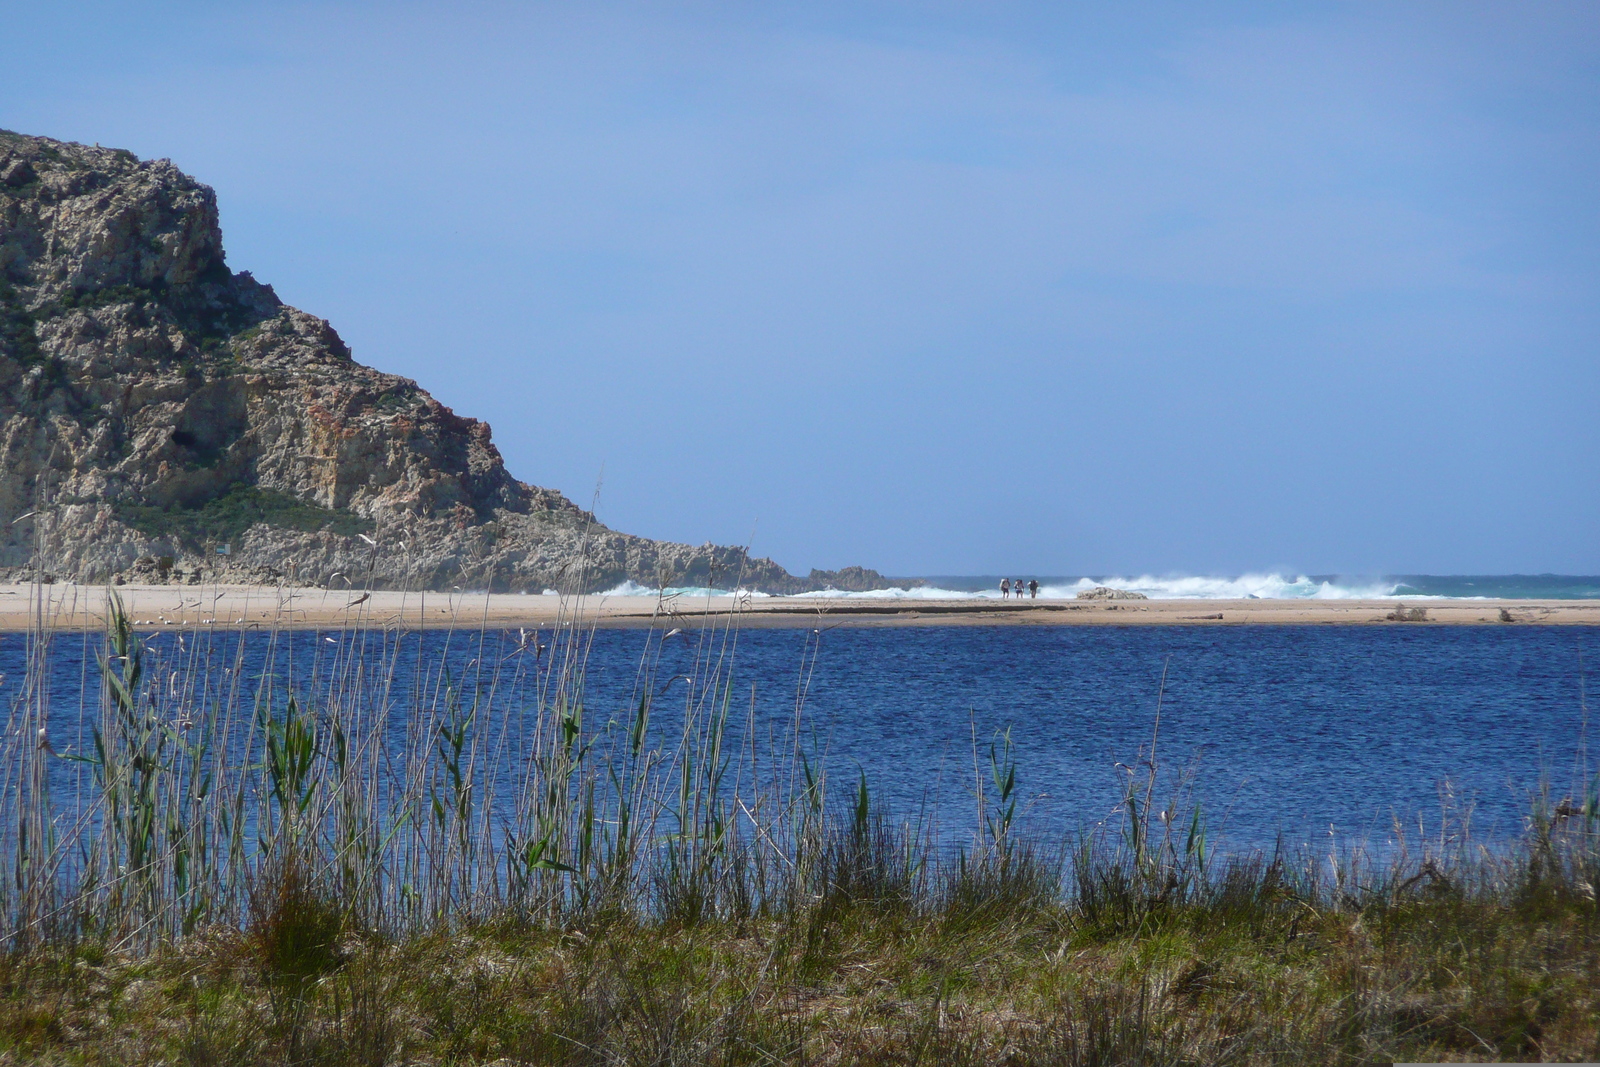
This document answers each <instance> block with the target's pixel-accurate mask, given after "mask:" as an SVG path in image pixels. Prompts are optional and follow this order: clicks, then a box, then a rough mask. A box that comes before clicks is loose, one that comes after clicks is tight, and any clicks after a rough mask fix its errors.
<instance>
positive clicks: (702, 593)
mask: <svg viewBox="0 0 1600 1067" xmlns="http://www.w3.org/2000/svg"><path fill="white" fill-rule="evenodd" d="M658 593H659V594H660V595H662V596H668V597H674V596H675V597H690V598H694V597H707V596H737V597H768V596H771V595H772V594H771V593H762V592H759V591H758V590H755V589H712V588H711V587H709V586H704V585H697V586H668V587H667V588H665V589H657V588H652V587H651V586H647V585H640V584H639V583H638V582H636V581H633V580H632V579H627V580H625V581H623V582H622V583H621V584H619V585H616V586H613V587H612V588H610V589H607V590H606V591H605V592H603V593H596V594H594V595H595V596H655V595H657V594H658Z"/></svg>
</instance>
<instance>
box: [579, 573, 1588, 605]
mask: <svg viewBox="0 0 1600 1067" xmlns="http://www.w3.org/2000/svg"><path fill="white" fill-rule="evenodd" d="M1002 578H1009V579H1010V580H1012V581H1016V580H1017V579H1018V578H1021V579H1022V580H1023V581H1024V582H1027V581H1028V580H1030V579H1031V580H1035V581H1037V582H1038V583H1039V587H1040V588H1039V596H1040V597H1042V598H1045V599H1052V600H1060V599H1067V600H1070V599H1072V598H1073V597H1076V596H1077V595H1078V594H1079V593H1081V592H1083V591H1084V590H1087V589H1093V588H1094V587H1095V586H1097V585H1105V586H1110V587H1111V588H1113V589H1126V590H1129V591H1131V592H1136V593H1143V594H1144V595H1145V596H1148V597H1150V598H1151V599H1152V600H1246V599H1249V598H1251V597H1259V598H1262V599H1267V600H1352V599H1356V600H1370V599H1389V598H1392V597H1401V598H1411V597H1434V598H1449V599H1493V600H1500V599H1503V600H1594V599H1600V576H1587V575H1565V574H1457V575H1438V574H1400V575H1388V576H1383V577H1377V578H1360V577H1345V576H1340V575H1331V574H1311V575H1307V574H1296V575H1293V576H1291V575H1287V574H1279V573H1276V572H1263V573H1259V574H1242V575H1234V576H1224V577H1217V576H1204V575H1162V576H1155V575H1149V574H1145V575H1137V576H1135V575H1115V574H1111V575H1100V576H1098V577H1095V576H1081V575H1080V576H1061V575H1043V576H1041V575H1037V574H1026V573H1019V574H1009V575H999V574H987V575H982V574H980V575H930V576H926V577H899V578H890V579H888V581H889V582H890V583H891V585H890V587H889V588H885V589H874V590H870V591H866V592H841V591H839V590H834V589H829V590H823V591H820V592H815V593H803V594H800V595H801V596H805V597H841V598H846V599H856V598H868V599H870V598H877V597H908V598H912V599H924V600H952V599H960V598H967V597H974V596H976V597H993V598H998V597H999V596H1000V580H1001V579H1002ZM607 592H608V594H609V595H613V596H622V595H633V596H640V595H653V594H654V593H655V592H656V590H654V589H649V588H646V587H645V586H641V585H639V584H637V583H635V582H624V583H622V584H621V585H619V586H617V587H616V588H615V589H611V590H608V591H607ZM667 592H668V593H678V594H682V595H691V596H696V595H697V596H706V595H716V594H721V595H726V594H728V593H730V592H732V591H731V590H726V589H705V588H694V589H689V588H682V589H677V588H674V589H669V590H667ZM739 592H741V593H742V594H743V595H747V596H754V597H764V596H766V594H764V593H747V592H745V591H743V590H740V591H739Z"/></svg>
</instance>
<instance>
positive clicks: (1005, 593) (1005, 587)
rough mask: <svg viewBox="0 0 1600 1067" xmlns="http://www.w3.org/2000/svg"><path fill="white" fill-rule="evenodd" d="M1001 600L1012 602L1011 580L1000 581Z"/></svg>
mask: <svg viewBox="0 0 1600 1067" xmlns="http://www.w3.org/2000/svg"><path fill="white" fill-rule="evenodd" d="M1000 599H1001V600H1010V599H1011V579H1010V578H1002V579H1000Z"/></svg>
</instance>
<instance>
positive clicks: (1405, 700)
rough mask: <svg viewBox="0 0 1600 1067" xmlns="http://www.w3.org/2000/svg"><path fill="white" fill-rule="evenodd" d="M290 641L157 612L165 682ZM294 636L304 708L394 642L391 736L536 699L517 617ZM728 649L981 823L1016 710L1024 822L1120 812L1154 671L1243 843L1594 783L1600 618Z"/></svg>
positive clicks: (87, 664)
mask: <svg viewBox="0 0 1600 1067" xmlns="http://www.w3.org/2000/svg"><path fill="white" fill-rule="evenodd" d="M545 639H546V640H548V639H549V631H546V632H545ZM271 640H272V639H271V638H269V637H268V636H267V635H262V634H244V635H241V634H238V633H227V632H217V633H215V634H211V635H205V634H198V635H197V634H188V635H185V637H184V641H185V644H184V646H183V648H182V649H181V650H180V648H179V645H178V642H179V635H177V634H175V633H170V632H168V633H161V634H158V635H156V636H154V637H152V638H150V639H149V646H150V649H151V656H152V658H151V660H150V662H151V664H152V671H153V674H152V677H154V678H156V679H157V682H158V684H163V685H167V684H171V685H173V686H177V685H179V684H185V685H187V684H190V682H189V681H179V680H170V679H169V681H166V682H163V681H160V679H161V678H162V677H164V676H163V675H162V674H161V670H163V669H164V668H162V667H161V664H163V663H168V664H174V665H176V664H179V663H180V662H181V663H187V664H189V666H188V667H187V668H185V669H186V670H188V671H189V672H190V674H200V673H204V674H206V675H207V676H209V677H211V678H213V680H215V679H216V678H220V677H221V673H220V672H221V669H222V667H223V666H225V665H230V664H233V663H234V662H236V658H235V657H239V659H238V660H237V662H241V663H242V664H243V668H244V669H243V671H242V673H243V674H245V675H246V676H248V677H251V678H253V677H254V676H255V675H256V674H259V673H260V671H261V670H262V669H263V665H264V664H265V663H266V662H267V651H268V649H269V647H271V645H270V642H271ZM275 640H276V641H277V645H276V651H275V652H274V654H273V659H272V664H273V666H272V671H273V673H274V674H275V676H276V677H277V678H278V680H279V685H278V690H279V691H280V692H283V691H287V690H289V689H293V690H295V691H297V692H299V693H301V695H302V697H303V698H305V699H306V700H307V703H308V704H309V705H310V706H316V702H317V700H318V699H320V698H319V696H318V693H319V690H320V689H321V688H325V687H326V685H327V684H328V682H327V681H326V679H327V678H329V677H333V676H334V675H335V674H337V673H338V672H335V671H333V670H331V669H330V668H331V667H332V666H333V665H335V662H336V660H338V659H339V658H341V657H342V659H343V662H344V663H345V664H346V666H347V667H348V665H349V664H350V663H351V662H358V663H359V662H365V661H370V662H367V663H366V666H367V668H368V670H369V672H371V674H372V677H376V676H377V675H378V674H381V672H382V670H383V669H384V663H385V662H386V657H388V655H389V653H390V652H393V650H394V649H395V647H396V645H395V642H398V643H399V644H398V648H399V653H398V656H397V657H396V658H395V659H394V660H393V664H394V666H395V676H396V678H397V679H398V683H397V685H396V686H395V688H394V690H393V692H392V694H391V695H390V697H389V698H388V699H387V701H386V702H385V701H380V703H384V704H385V714H388V715H390V716H392V717H393V721H391V723H390V727H389V728H390V731H391V732H392V733H393V734H395V736H396V737H399V736H402V735H403V734H404V732H405V730H406V728H407V725H408V724H407V723H406V722H405V721H404V720H405V717H406V715H407V714H408V712H407V711H406V708H408V707H410V706H413V704H412V702H411V700H410V696H409V695H408V694H409V690H408V689H407V686H408V685H414V684H415V679H417V678H418V677H424V676H425V677H430V678H432V679H433V680H434V682H435V683H437V682H438V681H439V680H440V679H441V678H445V677H448V678H449V679H450V681H451V683H452V684H454V685H455V686H457V687H458V689H459V690H461V691H462V692H463V693H464V696H465V699H466V700H467V701H468V702H470V701H471V700H472V699H473V697H474V696H475V695H476V696H477V697H478V698H480V699H481V700H482V701H483V702H484V704H485V712H484V717H483V719H482V720H481V721H482V722H484V723H488V724H493V723H495V722H496V721H497V720H498V719H501V718H503V717H505V716H514V715H519V714H525V713H526V694H525V693H523V694H518V693H517V692H516V691H515V687H513V686H510V685H507V684H505V680H504V677H502V678H501V679H500V680H499V681H498V682H496V680H495V672H496V671H497V670H498V671H500V672H502V675H503V674H504V672H505V671H506V670H509V669H510V666H514V665H515V664H516V663H517V662H518V659H517V656H518V653H517V652H516V648H517V646H518V642H519V635H518V634H517V633H516V632H515V631H511V632H499V631H491V632H489V633H487V634H479V633H477V632H473V633H471V634H465V633H463V632H460V631H457V632H455V633H450V632H448V631H427V632H422V633H410V634H404V635H396V634H390V635H387V636H383V635H378V634H367V635H365V636H362V635H358V634H352V633H347V632H338V631H329V632H326V633H321V632H311V631H301V632H289V633H282V634H279V635H277V636H276V638H275ZM647 640H649V641H656V642H659V641H660V635H659V634H656V635H655V636H654V637H651V636H650V635H647V634H646V633H644V632H641V631H638V630H599V631H597V632H595V633H594V634H593V638H592V641H593V644H592V647H591V648H590V650H589V655H588V664H587V671H586V692H585V705H586V728H588V729H590V730H597V729H603V728H604V726H605V724H606V723H607V721H609V720H615V721H617V722H619V723H620V722H626V721H628V720H629V718H630V714H631V711H630V708H631V706H632V702H633V701H634V699H635V693H636V691H637V690H636V685H637V679H638V677H639V664H640V662H641V656H642V655H644V654H645V653H646V647H647V646H646V642H647ZM699 640H700V638H698V637H697V635H696V634H695V633H694V632H692V631H691V632H686V633H685V634H682V635H679V636H678V637H675V638H672V639H670V640H667V641H666V642H664V644H663V645H662V646H661V649H660V660H659V663H658V668H657V673H656V678H657V686H658V688H659V689H661V690H663V696H662V697H661V699H660V701H659V702H658V705H657V712H656V716H655V719H654V728H655V729H656V730H657V731H659V732H660V734H661V736H663V737H666V736H670V735H671V732H672V731H673V730H674V729H675V724H674V718H673V716H674V708H677V709H678V712H677V713H678V714H681V709H682V707H683V701H682V699H681V697H682V695H683V693H684V692H685V691H686V688H687V684H688V683H686V682H684V681H682V680H681V678H682V677H683V676H692V675H695V674H696V673H697V672H698V671H701V670H702V669H703V659H701V660H697V657H703V656H704V654H705V653H706V651H707V649H706V646H704V645H697V644H696V642H697V641H699ZM241 641H243V642H244V647H243V650H242V653H241V649H240V647H239V642H241ZM195 642H201V643H203V644H202V647H199V648H198V649H197V647H196V646H195V644H194V643H195ZM385 642H387V648H386V647H385ZM99 647H101V639H100V638H98V637H92V636H91V637H88V638H85V637H83V636H81V635H71V634H63V635H57V636H56V637H55V638H53V640H52V643H51V645H50V650H49V663H50V688H49V694H50V696H49V699H50V702H51V703H50V707H51V713H50V726H49V732H50V735H51V739H52V741H53V743H54V744H55V745H56V747H57V748H58V749H61V750H73V749H75V748H76V750H78V751H82V750H83V748H84V746H85V745H86V743H87V735H88V727H87V723H88V720H89V719H90V718H91V717H92V716H93V714H94V711H93V709H94V707H95V702H96V700H97V685H98V682H97V678H98V667H97V666H96V664H95V659H94V652H95V650H96V649H98V648H99ZM24 653H25V648H24V641H23V639H22V638H21V637H17V636H7V637H5V638H4V639H0V673H3V674H4V675H5V677H6V679H8V680H7V681H5V682H3V683H0V686H3V688H0V693H3V694H4V695H6V696H15V695H16V692H17V687H18V680H19V679H21V678H22V677H23V674H24V671H25V662H24V659H25V657H24ZM731 654H732V657H733V658H732V663H733V668H732V679H733V689H734V692H735V693H736V694H737V699H736V700H735V702H734V705H735V708H736V712H735V714H734V716H733V719H734V724H733V725H734V728H735V730H736V731H742V730H744V729H746V728H747V726H748V724H749V723H750V722H752V721H753V723H754V725H755V728H756V731H757V735H758V736H760V737H764V738H765V737H774V736H781V735H782V734H783V733H784V731H786V730H787V729H788V727H789V726H790V724H791V723H792V722H793V721H794V718H795V707H796V701H797V696H800V697H802V698H803V705H804V711H803V721H804V736H805V740H806V743H807V744H808V745H809V746H810V748H811V750H812V751H813V752H814V753H815V754H817V755H818V756H820V757H822V758H823V759H825V761H826V765H827V767H828V768H829V770H830V773H831V775H832V777H833V780H834V781H836V782H839V781H843V782H845V783H846V788H853V786H854V783H855V781H856V779H857V777H858V774H859V773H860V772H865V774H866V776H867V778H868V780H869V781H870V782H871V783H872V787H873V789H874V790H875V792H876V794H877V796H878V797H879V798H880V799H882V800H884V801H886V802H887V803H888V804H889V805H890V806H891V808H894V809H896V810H899V811H901V812H904V813H915V812H916V811H919V810H935V809H936V810H937V811H938V812H939V813H940V815H941V819H942V821H943V822H945V823H946V824H947V826H946V829H947V830H948V829H949V825H950V824H954V825H955V826H957V827H960V826H966V825H969V824H970V822H971V812H972V795H973V775H974V770H973V756H974V740H975V739H976V741H977V743H978V745H979V746H980V747H981V748H982V749H983V751H984V752H985V753H986V752H987V747H988V744H989V742H990V741H991V739H993V738H994V737H995V736H996V735H997V733H999V732H1001V731H1005V730H1009V731H1010V737H1011V740H1012V743H1013V745H1014V751H1015V756H1016V759H1017V763H1018V766H1019V773H1020V785H1021V791H1022V793H1023V795H1024V796H1025V798H1026V819H1027V821H1028V823H1029V824H1030V825H1032V826H1033V827H1034V828H1035V829H1037V830H1039V831H1041V832H1045V833H1057V832H1059V833H1071V832H1073V831H1075V830H1078V829H1080V828H1083V827H1085V826H1089V825H1092V824H1094V823H1096V822H1098V821H1100V820H1102V819H1104V818H1106V817H1108V816H1109V815H1110V814H1111V811H1112V809H1113V807H1114V806H1115V805H1116V803H1117V801H1118V799H1119V796H1120V789H1121V783H1122V781H1123V775H1124V773H1125V772H1124V771H1122V770H1119V769H1118V767H1117V764H1118V763H1119V762H1120V763H1124V764H1132V763H1135V762H1136V760H1137V757H1138V755H1139V753H1140V750H1141V746H1148V744H1149V742H1150V740H1151V737H1152V733H1153V730H1154V727H1155V717H1156V708H1157V696H1158V692H1160V693H1161V724H1160V734H1159V747H1158V750H1157V755H1158V759H1159V762H1160V765H1161V767H1162V769H1163V772H1164V773H1171V772H1176V771H1178V770H1180V769H1185V768H1187V769H1188V770H1189V771H1190V772H1192V774H1193V777H1194V782H1195V787H1196V789H1197V794H1198V797H1199V799H1200V800H1201V801H1202V803H1203V805H1204V809H1205V811H1206V812H1207V815H1208V819H1209V822H1210V824H1211V829H1212V833H1213V836H1216V835H1217V834H1218V833H1219V832H1220V834H1221V837H1222V839H1223V840H1224V841H1225V842H1227V843H1230V844H1232V845H1233V846H1235V847H1250V846H1256V845H1270V844H1271V843H1272V842H1273V841H1274V840H1275V839H1277V838H1278V837H1279V835H1280V834H1281V835H1283V836H1284V837H1285V838H1286V839H1288V840H1289V841H1290V842H1292V843H1295V844H1299V843H1302V842H1304V843H1315V844H1319V845H1320V844H1325V843H1326V842H1327V841H1328V834H1329V832H1330V828H1331V829H1332V831H1333V832H1334V833H1335V834H1336V835H1337V836H1338V838H1339V839H1340V840H1342V841H1346V842H1350V841H1356V840H1368V841H1371V842H1372V843H1374V844H1381V843H1382V842H1383V841H1384V840H1385V839H1386V838H1387V837H1388V835H1389V833H1390V830H1391V827H1392V824H1393V820H1394V819H1395V818H1396V817H1399V818H1401V819H1402V820H1403V821H1404V822H1405V823H1406V824H1407V825H1408V826H1410V827H1412V828H1415V827H1416V826H1417V822H1418V819H1419V818H1420V819H1421V820H1423V823H1424V825H1425V826H1426V827H1427V828H1428V830H1429V832H1432V830H1433V829H1434V828H1435V827H1436V825H1437V822H1438V819H1439V811H1440V796H1441V790H1442V789H1445V788H1448V789H1449V791H1450V793H1451V795H1452V796H1453V798H1454V801H1453V803H1454V805H1455V813H1456V814H1457V815H1459V814H1461V813H1462V812H1464V811H1465V810H1466V809H1468V808H1469V807H1470V808H1471V809H1472V810H1473V812H1474V814H1473V827H1474V833H1475V835H1476V836H1480V837H1486V838H1493V837H1497V836H1498V837H1508V836H1511V835H1514V834H1515V833H1517V832H1518V830H1519V829H1520V826H1521V819H1522V818H1523V817H1524V816H1525V815H1526V813H1527V811H1528V806H1529V800H1530V797H1531V795H1532V794H1533V792H1534V791H1536V790H1537V789H1539V788H1540V784H1541V781H1543V780H1548V781H1549V783H1550V788H1551V790H1552V792H1553V794H1554V795H1555V796H1556V797H1560V796H1562V795H1565V794H1566V793H1568V792H1570V791H1572V790H1574V789H1575V788H1577V786H1576V785H1575V769H1574V768H1575V760H1576V759H1577V757H1578V754H1579V750H1580V747H1581V745H1582V744H1583V741H1584V730H1585V716H1586V713H1585V710H1584V695H1585V691H1586V686H1585V685H1584V684H1583V673H1582V669H1583V668H1582V666H1581V665H1587V666H1588V667H1590V668H1592V666H1593V665H1594V663H1595V662H1596V661H1597V659H1600V629H1597V628H1590V627H1538V626H1526V625H1519V626H1506V627H1485V626H1478V627H1449V626H1418V627H1414V628H1412V627H1328V626H1319V627H1296V626H1272V627H1227V628H1223V627H1217V628H1198V627H1173V628H1161V627H1149V626H1140V627H1127V628H1117V627H1077V626H1061V627H1052V626H1027V627H927V628H919V627H896V628H886V629H870V628H861V629H850V628H839V629H834V630H828V631H825V632H822V633H817V632H814V631H806V630H782V629H757V630H747V631H745V632H742V633H740V634H738V635H737V641H736V647H733V648H732V650H731ZM352 657H353V659H352ZM813 657H814V658H813ZM508 665H510V666H508ZM808 667H809V668H810V669H809V670H808ZM419 668H422V669H423V673H422V674H419V673H418V669H419ZM1163 671H1165V672H1166V683H1165V689H1164V691H1162V686H1161V683H1162V676H1163ZM343 677H346V678H348V677H349V671H348V670H346V671H345V672H344V674H343ZM674 678H678V679H680V680H679V681H677V682H676V686H677V688H676V689H674V688H673V685H674V683H673V679H674ZM368 689H369V691H371V692H373V693H379V692H381V688H380V687H378V686H375V685H369V686H368ZM80 766H81V765H80ZM63 773H66V771H65V764H64V765H63Z"/></svg>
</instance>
